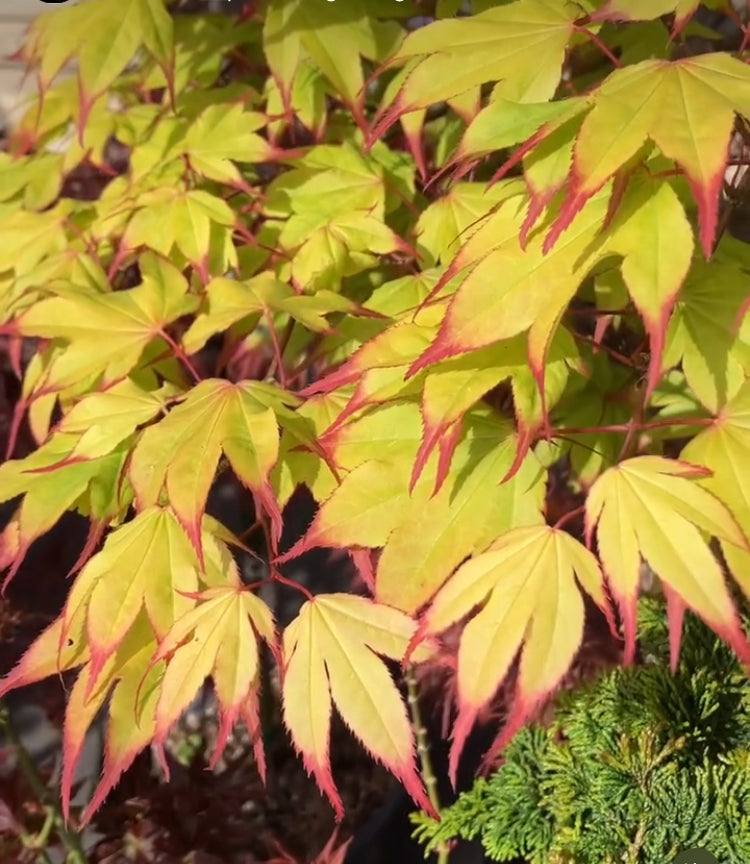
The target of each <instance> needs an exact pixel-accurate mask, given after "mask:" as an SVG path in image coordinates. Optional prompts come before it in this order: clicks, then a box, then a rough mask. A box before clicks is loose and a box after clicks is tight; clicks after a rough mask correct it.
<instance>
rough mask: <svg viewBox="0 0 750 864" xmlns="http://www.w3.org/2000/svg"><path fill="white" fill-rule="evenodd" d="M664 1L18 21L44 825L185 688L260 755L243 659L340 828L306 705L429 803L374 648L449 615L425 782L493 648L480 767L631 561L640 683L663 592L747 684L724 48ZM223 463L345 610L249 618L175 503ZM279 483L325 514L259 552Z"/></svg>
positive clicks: (18, 245)
mask: <svg viewBox="0 0 750 864" xmlns="http://www.w3.org/2000/svg"><path fill="white" fill-rule="evenodd" d="M696 5H697V4H696V3H692V2H690V3H684V2H676V0H675V2H663V3H655V4H653V5H652V4H646V3H642V2H637V0H617V2H613V0H607V2H596V0H580V2H567V0H562V2H558V0H511V2H503V0H497V2H493V0H474V2H472V3H471V4H470V6H471V9H470V10H469V11H470V14H465V13H466V11H467V10H466V9H465V8H464V6H463V5H462V4H459V3H457V2H452V0H447V2H445V0H440V2H437V3H428V4H423V3H417V2H415V0H405V2H403V3H402V2H399V3H394V2H392V0H347V2H336V3H329V2H324V0H265V2H259V3H253V4H248V5H247V6H246V7H245V10H244V11H243V12H242V14H241V15H240V16H239V17H238V18H237V19H232V18H230V17H224V16H210V15H177V14H174V15H173V14H171V13H170V4H169V3H165V2H164V0H83V2H81V3H79V4H77V5H75V6H62V7H61V8H60V9H56V10H53V11H50V12H49V13H45V14H43V15H41V16H39V18H38V19H37V20H36V21H35V22H34V24H33V26H32V27H31V29H30V32H29V34H28V37H27V39H26V42H25V45H24V46H23V54H24V56H25V57H26V58H27V60H28V61H29V64H30V68H31V70H32V73H33V74H34V75H35V76H36V78H37V81H38V84H39V88H38V95H37V96H36V97H35V98H34V99H33V100H32V101H31V103H30V104H29V105H28V106H27V110H26V112H25V113H24V115H23V116H22V117H21V118H20V119H19V121H18V123H17V124H16V127H15V128H14V130H13V131H12V134H11V136H10V139H9V144H8V147H7V152H3V153H0V236H2V243H1V244H0V335H2V337H3V339H4V344H5V345H6V347H7V350H8V352H9V354H10V357H11V359H12V361H13V363H14V366H15V368H16V370H17V373H18V377H19V379H20V393H21V395H20V399H19V401H18V404H17V408H16V412H15V416H14V418H13V424H12V428H11V429H10V434H9V439H10V440H9V444H8V451H7V456H8V459H7V460H6V461H5V462H4V463H3V464H2V465H1V466H0V497H2V499H3V500H5V501H9V500H14V501H15V508H16V509H15V510H14V513H13V516H12V518H11V520H10V522H9V523H8V524H7V526H5V527H4V530H3V531H2V534H1V535H0V568H2V569H3V570H6V571H7V574H6V577H5V578H6V582H7V580H10V579H11V578H12V577H13V575H14V574H15V572H16V570H17V568H18V566H19V564H20V562H21V561H22V560H23V558H24V556H25V554H26V552H27V551H28V549H29V547H30V545H31V544H32V543H33V542H34V540H35V539H36V538H38V537H39V536H41V535H43V534H44V533H45V532H47V531H49V530H50V529H51V528H52V527H53V526H54V525H55V524H56V523H57V522H58V520H59V519H60V518H61V516H62V514H63V513H65V512H66V511H69V510H76V511H78V512H79V513H81V514H83V515H84V516H86V517H87V518H88V519H89V521H90V524H91V533H90V537H89V542H88V543H87V546H86V548H85V550H84V551H83V554H82V556H81V559H80V561H79V562H78V566H77V567H76V568H75V571H76V572H75V573H74V574H73V575H74V579H73V581H72V585H71V589H70V594H69V597H68V600H67V602H66V605H65V608H64V609H63V611H62V613H61V615H60V617H59V618H58V619H57V620H56V621H55V622H54V623H52V624H51V626H50V627H49V629H48V630H47V631H46V632H45V633H43V634H42V636H41V637H40V638H39V639H38V640H37V641H36V642H35V643H34V644H33V645H32V646H31V648H30V650H29V652H28V653H27V654H26V656H25V657H24V658H23V660H22V661H21V662H20V664H19V665H18V666H17V667H16V668H15V669H14V670H13V671H12V672H11V673H10V675H9V676H8V677H7V678H6V679H5V680H4V681H3V682H2V684H0V693H2V692H6V691H7V690H9V689H11V688H14V687H19V686H23V685H24V684H28V683H30V682H33V681H36V680H39V679H41V678H44V677H46V676H50V675H53V674H57V673H61V672H66V673H67V672H70V673H73V672H75V671H76V670H77V673H76V674H77V677H76V678H75V683H74V684H73V686H72V689H71V691H70V699H69V704H68V711H67V716H66V723H65V765H64V772H63V799H64V802H65V805H66V807H67V801H68V799H69V795H70V782H71V778H72V776H73V773H74V769H75V765H76V762H77V759H78V756H79V754H80V750H81V746H82V742H83V738H84V735H85V732H86V729H87V728H88V726H89V725H90V723H91V722H92V720H93V718H94V717H95V716H96V714H97V713H98V712H99V711H100V710H105V711H106V712H107V717H108V731H107V748H106V754H107V755H106V764H105V769H104V775H103V778H102V782H101V784H100V786H99V788H98V790H97V793H96V795H95V796H94V800H93V801H92V803H91V805H90V807H89V808H88V809H87V811H86V812H85V813H84V814H83V818H84V819H86V818H88V817H89V816H90V815H91V813H92V812H93V811H94V810H95V809H96V807H97V806H98V805H99V803H100V802H101V801H102V800H103V798H104V796H105V795H106V794H107V792H108V790H109V789H110V788H111V787H112V785H113V784H114V783H116V782H117V778H118V777H119V775H120V773H121V772H122V771H123V770H125V769H126V768H127V766H128V765H129V764H130V763H131V761H132V760H133V758H134V757H135V755H136V754H137V753H138V752H139V751H140V750H141V749H142V748H143V747H145V746H147V745H149V744H150V743H153V744H155V745H157V748H158V746H160V745H161V744H162V743H163V742H164V740H165V737H166V735H167V734H168V731H169V727H170V726H171V725H172V724H173V723H174V722H175V720H176V719H177V718H178V717H179V715H180V713H181V711H182V710H183V709H184V708H185V707H186V706H187V705H188V704H189V702H190V700H191V699H192V698H193V696H194V694H195V692H196V691H197V689H198V688H199V687H200V686H201V684H202V683H203V682H204V680H206V679H207V678H210V679H211V680H212V682H213V686H214V688H215V690H216V693H217V696H218V701H219V703H220V706H221V734H220V735H219V742H218V743H219V750H220V749H221V746H223V742H224V741H226V737H227V735H228V733H229V730H230V728H231V727H232V725H233V724H234V723H236V722H238V721H242V722H244V723H246V724H247V726H248V727H249V729H250V731H251V733H252V734H253V736H254V738H255V740H257V741H258V742H259V743H258V746H257V748H256V757H257V763H258V767H259V770H261V772H262V771H264V762H263V752H262V746H261V744H260V742H261V741H262V735H261V734H260V729H259V723H260V720H259V712H258V699H259V689H260V684H261V681H262V680H271V678H272V676H268V675H262V674H261V671H262V668H261V667H262V663H263V657H264V654H265V651H264V649H263V645H267V646H269V648H270V652H271V655H272V656H273V658H274V662H275V663H276V664H277V666H278V669H279V672H280V675H279V676H278V678H279V680H280V682H281V686H280V693H278V694H276V695H277V696H278V698H280V699H281V701H282V703H283V716H284V720H285V723H286V725H287V726H288V729H289V732H290V734H291V737H292V739H293V741H294V743H295V745H296V747H297V748H298V750H299V751H300V754H301V757H302V759H303V761H304V764H305V766H306V767H307V768H308V770H309V771H310V772H312V773H313V774H314V775H315V777H316V779H317V781H318V783H319V785H320V787H321V789H322V790H323V791H324V792H325V793H326V794H327V796H328V797H329V799H330V800H331V802H332V804H333V806H334V808H335V809H336V811H337V813H338V814H339V815H341V806H342V805H341V801H340V798H339V796H338V793H337V791H336V788H335V785H334V782H333V778H332V776H331V770H330V760H329V737H330V735H329V733H330V718H331V712H332V711H333V710H334V708H335V709H336V710H337V711H338V712H339V713H340V715H341V716H342V718H343V719H344V721H345V723H346V724H347V725H348V726H349V728H350V729H351V730H352V732H353V733H354V734H355V735H357V736H358V738H359V739H360V740H361V741H362V742H363V744H364V745H365V746H366V747H367V748H368V749H369V750H370V751H371V752H372V754H373V756H374V757H375V758H377V759H380V760H381V761H383V762H384V763H385V764H386V765H387V766H388V767H389V768H390V769H391V770H392V772H393V773H394V774H395V775H396V776H397V777H398V778H400V779H401V780H402V782H403V783H404V784H405V786H406V788H407V789H408V790H409V792H410V793H411V795H412V796H413V797H414V799H415V801H417V802H418V804H419V805H420V806H422V807H424V808H425V809H427V810H429V808H430V804H429V802H428V800H427V798H426V796H425V792H424V789H423V788H422V784H421V781H420V778H419V776H418V771H417V766H416V763H415V756H414V746H413V741H412V731H411V728H410V724H409V722H408V716H407V711H406V707H405V705H404V703H403V700H402V698H401V694H400V692H399V690H398V688H397V686H396V683H395V682H394V680H393V677H392V675H391V672H390V671H389V669H390V667H389V666H388V665H387V664H386V660H393V661H396V662H399V661H406V660H408V661H409V662H413V663H421V662H426V661H427V660H428V659H429V658H430V657H431V656H433V654H434V652H435V651H436V650H437V649H438V647H439V641H440V638H441V635H442V634H443V632H444V631H446V630H448V629H451V628H453V627H454V626H455V625H465V626H464V629H463V633H462V636H461V640H460V645H459V649H458V656H457V658H456V668H457V688H456V690H457V716H456V724H455V732H454V736H453V750H452V754H451V767H452V770H453V771H455V768H456V764H457V760H458V758H459V755H460V752H461V749H462V746H463V743H464V741H465V739H466V736H467V735H468V733H469V731H470V729H471V726H472V724H473V723H474V721H475V718H476V717H477V716H478V714H479V713H480V712H482V711H483V710H484V709H485V707H486V706H487V705H488V704H489V703H490V702H491V701H492V699H493V697H494V696H495V693H496V692H497V690H498V687H499V686H500V685H501V683H502V682H503V681H504V680H505V679H506V678H507V676H508V675H509V674H510V673H511V672H512V671H513V669H514V668H515V667H516V664H517V663H518V667H517V672H518V674H517V681H518V685H517V691H516V695H515V699H514V704H513V707H512V711H511V712H510V714H509V717H508V722H507V724H506V726H505V727H504V729H503V730H502V731H501V734H500V735H499V737H498V741H497V747H496V748H495V749H496V750H497V749H500V748H501V747H502V746H503V745H504V744H505V743H507V741H508V740H509V739H510V738H511V737H512V736H513V734H514V733H515V732H516V731H517V730H518V729H519V728H520V727H521V726H523V724H524V722H525V721H526V720H527V719H528V718H529V716H530V715H531V713H532V712H533V711H534V709H535V707H536V705H537V704H538V703H539V702H540V701H542V700H543V699H544V698H545V697H546V695H547V694H548V693H549V692H551V691H553V690H554V689H555V688H556V686H557V685H558V683H559V682H560V680H561V678H562V677H563V676H564V675H565V673H566V671H567V669H568V667H569V666H570V663H571V661H572V660H573V658H574V656H575V654H576V651H577V649H578V647H579V645H580V642H581V639H582V638H583V633H584V617H585V615H584V610H585V602H584V594H585V595H587V597H588V598H590V599H591V600H592V601H593V602H594V603H595V604H597V605H598V606H599V607H600V608H602V610H603V611H604V612H605V614H606V615H607V616H608V618H609V620H610V622H611V626H612V627H613V628H614V627H616V626H620V627H621V629H622V634H623V636H624V639H625V642H626V658H627V659H632V656H633V652H634V647H635V633H636V608H637V598H638V592H639V572H640V570H641V565H642V563H643V561H646V562H647V563H648V565H649V566H650V568H651V569H652V570H653V571H654V572H655V573H656V574H657V576H658V577H659V580H660V582H661V584H662V586H663V588H664V592H665V594H666V597H667V604H668V609H669V615H670V620H671V623H672V624H673V630H672V633H673V636H674V637H675V638H672V640H671V643H670V645H671V649H672V653H673V661H674V660H676V655H677V650H678V647H679V635H678V634H679V624H680V622H681V620H682V616H683V613H684V611H685V609H686V608H689V609H692V610H694V611H695V612H697V614H699V615H700V616H701V618H702V619H703V620H704V621H706V622H707V624H708V625H709V626H710V627H711V628H712V629H713V630H714V631H715V632H716V633H717V634H719V635H720V636H721V637H722V638H723V639H725V640H726V642H727V643H728V644H729V645H730V646H731V647H732V649H733V650H734V652H735V654H736V655H737V656H738V657H739V658H740V659H741V660H743V661H744V662H750V646H749V645H748V641H747V638H746V635H745V634H744V632H743V631H742V628H741V627H740V624H739V619H738V615H737V611H736V609H735V605H734V603H733V601H732V594H731V591H730V587H729V585H728V583H729V582H730V581H733V582H735V583H736V585H737V587H738V588H739V590H740V591H742V592H744V594H745V595H748V594H750V576H749V575H748V574H750V566H749V565H750V544H749V541H748V536H749V535H750V498H749V497H748V489H750V486H749V485H748V483H747V482H746V478H747V477H748V476H750V383H748V378H747V372H748V368H750V318H749V317H748V315H747V312H748V307H749V306H750V303H748V297H749V296H750V294H749V292H748V284H749V283H748V274H750V251H749V250H748V246H747V245H746V244H745V243H744V242H742V241H741V240H739V239H738V238H737V237H736V236H734V234H733V232H732V230H730V228H732V226H733V215H732V214H733V207H734V206H735V205H736V204H737V202H741V201H742V200H743V196H746V189H747V182H746V179H744V178H745V177H746V176H747V175H746V173H743V170H742V169H743V153H745V151H746V150H747V144H748V141H750V135H749V134H748V125H747V124H748V117H750V66H748V65H747V63H746V62H745V61H746V59H747V54H748V52H747V51H746V50H745V49H746V44H745V43H744V42H743V43H742V44H738V45H737V46H736V48H737V50H736V51H735V52H734V53H732V52H729V51H714V50H707V51H705V52H704V53H700V52H698V51H696V50H695V45H696V44H697V43H696V40H698V42H700V39H703V40H704V41H705V38H706V37H705V32H704V30H705V28H701V26H699V25H698V24H694V22H693V21H692V20H691V15H692V14H693V12H694V11H695V8H696ZM711 5H713V6H716V5H717V4H716V3H713V4H711ZM718 5H719V6H721V5H722V4H720V3H719V4H718ZM426 7H429V8H426ZM459 7H461V8H460V9H459ZM701 44H703V43H701ZM712 45H713V43H711V42H710V40H709V48H710V47H711V46H712ZM730 156H731V163H732V164H731V165H730V164H729V161H728V160H729V159H730ZM82 177H87V178H89V180H90V181H91V182H93V183H94V184H95V186H96V188H95V189H94V190H93V192H92V190H91V189H89V190H88V191H87V192H86V194H83V195H82V194H79V193H76V192H75V190H76V189H77V188H79V187H80V184H81V178H82ZM92 178H93V179H92ZM735 233H736V232H735ZM22 424H27V425H28V428H29V430H30V432H31V434H32V436H33V439H34V441H35V444H36V449H34V450H33V452H31V453H30V454H28V455H24V456H23V457H22V456H21V455H20V454H18V453H16V451H15V445H16V442H17V439H18V431H19V429H20V428H21V425H22ZM14 457H15V458H14ZM224 470H231V471H232V472H234V474H235V475H236V477H237V478H239V480H240V481H241V483H242V484H243V485H244V486H245V488H246V490H247V494H248V496H249V497H250V498H252V501H253V503H254V508H255V514H256V517H257V519H256V524H255V526H248V531H250V530H252V529H253V528H256V529H257V530H258V531H259V532H260V534H261V535H262V536H263V538H264V540H263V542H264V545H265V553H266V556H267V558H268V560H269V562H270V565H271V566H270V573H271V575H270V578H271V579H274V580H278V579H280V578H283V577H282V576H281V574H280V572H279V570H278V568H279V567H280V566H281V565H282V563H283V562H284V561H288V560H291V559H292V558H294V556H296V555H297V554H299V553H302V552H305V551H306V550H309V549H311V548H313V547H334V548H338V549H343V550H346V551H347V553H349V554H350V556H351V558H352V560H353V562H354V564H355V565H356V567H357V569H358V571H359V575H360V576H361V581H362V583H363V584H364V585H366V586H367V588H368V592H369V593H368V596H366V597H361V596H354V595H351V596H350V595H348V594H345V593H342V594H336V595H330V596H319V597H313V596H312V595H311V594H306V595H305V596H306V603H305V604H304V605H303V606H302V609H301V610H300V612H299V616H298V617H297V618H296V619H295V620H294V621H292V622H291V624H290V625H289V626H288V627H286V628H285V630H284V632H283V633H281V632H279V628H278V627H277V626H276V622H275V621H274V620H273V614H272V610H271V609H270V608H269V606H268V605H267V604H266V603H265V602H264V600H263V599H262V597H261V596H260V595H259V594H258V593H256V588H257V587H258V586H257V585H248V584H246V583H245V582H244V581H243V578H242V574H241V573H240V571H239V569H238V567H237V564H236V562H235V560H234V558H233V554H232V548H237V547H238V546H239V545H241V543H242V541H240V539H239V538H238V537H235V536H234V535H232V534H231V532H229V531H228V530H227V528H226V526H223V525H221V524H220V523H219V522H217V521H216V520H215V519H212V518H209V517H208V516H206V514H205V511H206V500H207V496H208V493H209V490H210V489H211V487H212V484H213V483H214V481H215V480H216V477H217V475H218V474H219V473H220V472H221V471H224ZM300 485H305V486H307V487H308V488H309V490H310V492H311V493H312V495H313V497H314V498H315V500H316V501H317V502H318V504H319V505H320V506H319V509H318V511H317V514H316V516H315V518H314V521H313V522H312V524H311V525H310V526H309V528H308V530H307V531H306V533H305V534H304V536H303V537H302V538H301V539H300V540H299V542H298V543H296V544H295V546H294V547H293V548H292V549H291V550H290V551H288V552H287V553H285V555H284V556H281V555H280V554H279V546H278V544H279V538H280V534H281V529H282V524H283V518H284V517H283V513H284V507H285V505H286V504H287V502H288V501H289V500H290V498H291V496H292V494H293V493H294V491H295V489H296V488H297V487H298V486H300ZM612 599H613V600H614V602H615V604H616V607H617V609H616V610H613V609H611V608H610V605H611V600H612ZM615 611H616V612H617V613H618V615H619V620H616V615H615ZM519 656H520V660H519Z"/></svg>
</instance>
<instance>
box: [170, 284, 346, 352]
mask: <svg viewBox="0 0 750 864" xmlns="http://www.w3.org/2000/svg"><path fill="white" fill-rule="evenodd" d="M205 295H206V297H207V299H208V309H207V310H206V312H205V313H203V314H201V315H199V316H197V318H196V319H195V321H194V322H193V324H191V326H190V328H189V329H188V331H187V332H186V333H185V335H184V336H183V338H182V344H183V346H184V348H185V350H186V351H187V353H188V354H193V353H195V352H196V351H198V350H199V349H200V348H202V347H203V345H205V344H206V342H207V341H208V339H209V338H210V337H211V336H213V335H214V334H215V333H220V332H222V331H224V330H227V329H228V328H229V327H232V326H233V325H235V324H237V323H238V322H241V321H243V320H244V319H247V325H246V328H245V329H246V330H247V331H248V332H249V331H250V330H252V329H253V328H254V327H255V325H256V324H257V323H258V320H259V318H260V316H261V315H263V314H268V313H273V312H286V313H288V314H289V315H291V317H292V318H294V319H295V320H297V321H300V322H301V323H302V324H304V325H305V327H307V328H308V329H309V330H313V331H320V330H326V329H327V328H328V326H329V325H328V322H327V321H326V320H325V317H324V316H325V315H329V314H331V313H333V312H349V313H351V312H353V311H354V310H355V309H356V304H354V303H352V302H351V301H350V300H347V299H346V298H345V297H341V296H340V295H338V294H334V293H333V292H330V291H319V292H318V293H317V294H315V295H312V296H301V295H299V294H296V293H295V292H294V291H293V290H292V289H291V288H290V287H289V285H287V284H286V283H285V282H282V281H281V280H280V279H277V278H276V277H275V276H274V275H273V273H270V272H268V271H264V272H263V273H259V274H258V275H257V276H253V277H252V278H251V279H247V280H244V281H238V280H234V279H226V278H224V277H217V278H216V279H212V280H211V281H210V282H209V283H208V285H207V286H206V289H205Z"/></svg>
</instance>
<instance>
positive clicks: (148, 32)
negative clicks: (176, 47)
mask: <svg viewBox="0 0 750 864" xmlns="http://www.w3.org/2000/svg"><path fill="white" fill-rule="evenodd" d="M172 35H173V34H172V19H171V17H170V16H169V14H168V12H167V10H166V9H165V8H164V4H163V2H161V0H96V2H84V3H81V4H79V5H76V6H69V7H66V8H62V9H59V10H54V12H48V13H47V14H45V15H40V16H39V17H38V18H37V19H36V20H35V21H34V22H33V24H32V26H31V29H30V31H29V35H28V37H27V41H26V46H25V54H26V56H27V57H28V58H29V59H30V60H31V61H33V62H36V63H39V64H40V75H41V80H42V84H43V86H46V85H48V84H49V82H50V81H51V80H52V79H53V78H54V77H55V76H56V75H57V74H58V73H59V72H60V70H61V69H62V67H63V66H64V65H65V63H67V62H68V61H69V60H71V59H72V58H74V57H75V60H76V61H77V63H78V67H79V79H78V80H79V86H80V88H81V97H82V101H83V102H84V103H88V104H90V103H91V102H93V100H94V98H95V97H96V96H98V95H99V94H100V93H102V92H103V91H104V90H106V88H107V87H109V85H110V84H111V83H112V82H113V81H114V80H115V78H116V77H117V76H118V75H119V74H120V73H121V72H122V71H123V69H124V68H125V67H126V66H127V64H128V63H130V61H131V60H132V59H133V58H134V57H135V54H136V52H137V51H138V49H139V48H141V47H142V46H143V47H145V48H146V49H147V50H148V52H149V53H150V54H151V55H152V56H153V57H154V58H155V59H156V60H157V61H158V62H159V63H161V64H162V65H163V66H165V67H166V66H167V65H168V64H169V59H170V56H171V53H172Z"/></svg>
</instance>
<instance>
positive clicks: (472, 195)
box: [417, 180, 523, 265]
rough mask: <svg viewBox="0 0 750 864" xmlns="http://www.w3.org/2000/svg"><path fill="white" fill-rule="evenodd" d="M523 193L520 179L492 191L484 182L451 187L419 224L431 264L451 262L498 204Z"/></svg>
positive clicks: (418, 232)
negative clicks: (469, 234)
mask: <svg viewBox="0 0 750 864" xmlns="http://www.w3.org/2000/svg"><path fill="white" fill-rule="evenodd" d="M522 191H523V183H522V181H520V180H516V181H512V182H510V183H496V184H495V185H494V186H492V187H491V188H490V189H487V186H486V184H484V183H456V184H455V185H454V186H451V188H450V189H449V191H448V193H447V194H446V195H444V196H443V197H442V198H438V200H437V201H433V203H432V204H430V205H429V207H427V208H426V209H425V210H423V211H422V213H421V214H420V217H419V219H418V221H417V234H418V235H419V244H420V246H421V247H422V248H423V249H425V250H426V251H427V252H428V253H429V254H430V259H429V263H431V264H432V265H435V264H437V263H438V262H439V261H442V262H443V263H446V262H447V261H449V260H450V259H451V258H452V257H453V256H454V255H455V253H456V252H457V251H458V248H459V246H460V245H461V243H462V241H463V239H464V238H463V237H462V235H463V234H464V232H465V231H467V230H468V229H470V228H472V227H474V225H475V223H477V222H478V221H479V220H480V219H481V218H482V217H483V216H486V215H487V214H488V213H489V212H490V210H491V209H492V207H494V206H495V205H496V204H499V203H500V202H501V201H505V200H506V199H507V198H512V197H514V196H516V195H519V194H520V193H521V192H522Z"/></svg>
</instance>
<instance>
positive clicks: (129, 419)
mask: <svg viewBox="0 0 750 864" xmlns="http://www.w3.org/2000/svg"><path fill="white" fill-rule="evenodd" d="M172 395H174V392H173V390H172V388H170V387H169V386H168V385H165V386H164V387H162V388H161V389H160V390H156V391H149V390H144V389H143V388H142V387H139V386H138V385H137V384H136V383H135V382H134V381H132V380H131V379H130V378H126V379H125V380H124V381H120V382H118V383H117V384H114V385H113V386H112V387H110V388H109V389H108V390H105V391H104V392H101V393H91V394H90V395H88V396H85V397H84V398H83V399H81V401H80V402H77V403H76V404H75V405H74V406H73V408H72V409H71V410H70V411H68V413H67V414H66V415H65V417H64V418H63V419H62V420H61V421H60V423H59V424H58V425H57V426H56V428H55V432H56V434H58V435H78V436H79V438H78V441H77V442H76V444H75V445H74V447H73V449H72V450H71V451H70V454H69V455H70V456H77V457H83V458H84V459H95V458H96V457H98V456H105V455H106V454H107V453H111V452H112V450H114V449H115V448H116V447H117V446H119V445H120V444H121V443H122V441H124V440H125V439H126V438H127V437H129V436H130V435H132V434H133V432H135V430H136V428H137V427H138V426H140V425H141V424H142V423H148V422H149V421H150V420H152V419H153V418H154V417H155V416H156V414H158V413H159V412H160V411H162V410H164V408H165V399H166V397H168V396H172Z"/></svg>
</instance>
